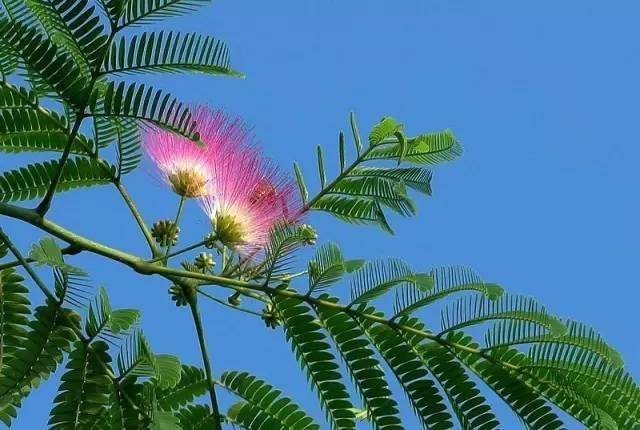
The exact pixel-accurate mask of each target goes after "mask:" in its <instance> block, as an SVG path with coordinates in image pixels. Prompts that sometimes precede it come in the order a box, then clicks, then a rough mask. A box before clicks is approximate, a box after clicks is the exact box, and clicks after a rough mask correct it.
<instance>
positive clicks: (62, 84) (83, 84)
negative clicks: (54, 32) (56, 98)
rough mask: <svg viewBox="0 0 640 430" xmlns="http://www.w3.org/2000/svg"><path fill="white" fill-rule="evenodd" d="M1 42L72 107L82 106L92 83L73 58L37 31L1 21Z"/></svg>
mask: <svg viewBox="0 0 640 430" xmlns="http://www.w3.org/2000/svg"><path fill="white" fill-rule="evenodd" d="M0 39H2V40H4V41H5V42H6V43H7V45H9V46H11V47H12V49H13V50H15V52H16V53H17V54H18V55H20V57H22V59H23V60H24V62H25V63H26V64H27V66H28V68H29V70H31V71H32V73H35V74H37V75H38V76H39V77H40V78H41V79H42V80H43V81H44V82H46V84H47V85H49V86H51V88H53V89H55V91H56V92H57V93H58V94H59V95H60V96H61V97H62V98H63V99H64V100H66V101H67V102H69V103H70V104H71V105H73V106H83V105H84V103H86V101H87V97H88V94H89V80H88V78H87V76H86V75H85V74H83V73H82V71H81V70H80V69H79V67H78V66H77V65H76V64H75V62H74V61H73V59H72V58H71V57H70V56H69V55H67V54H66V53H64V52H61V51H60V50H59V49H58V48H57V47H56V46H55V45H54V44H53V42H52V41H51V40H49V39H48V38H47V37H46V36H45V35H43V34H41V33H40V32H39V31H38V30H37V29H35V28H32V27H26V26H24V25H22V24H19V23H16V22H9V21H6V20H3V19H0Z"/></svg>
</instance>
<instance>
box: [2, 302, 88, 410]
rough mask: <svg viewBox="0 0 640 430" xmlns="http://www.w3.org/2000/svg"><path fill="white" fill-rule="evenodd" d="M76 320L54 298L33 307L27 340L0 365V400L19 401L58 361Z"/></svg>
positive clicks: (71, 337)
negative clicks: (0, 375)
mask: <svg viewBox="0 0 640 430" xmlns="http://www.w3.org/2000/svg"><path fill="white" fill-rule="evenodd" d="M63 314H66V315H63ZM79 320H80V317H79V315H77V314H76V313H74V312H72V311H70V310H68V309H62V308H61V307H60V306H59V304H58V303H55V302H48V303H47V305H46V306H40V307H38V308H36V310H35V313H34V319H32V320H31V321H29V331H28V332H27V334H26V339H27V340H26V341H25V342H24V343H23V344H22V345H21V348H19V349H16V350H15V351H14V353H13V356H12V357H11V359H10V360H8V361H7V362H6V363H5V366H4V368H3V375H2V378H0V404H2V403H4V402H6V401H11V402H14V403H15V402H19V400H20V399H21V398H22V397H23V396H25V395H26V394H28V393H29V391H30V390H31V389H32V388H33V387H36V386H38V385H39V384H40V382H41V381H43V380H45V379H47V378H48V377H49V376H50V375H51V373H53V372H54V371H55V370H56V368H57V366H58V364H60V363H61V362H62V359H63V352H65V351H68V350H69V349H70V347H71V344H72V342H74V341H75V340H76V339H77V336H76V331H77V330H78V328H79ZM70 324H73V326H75V327H73V326H72V325H70Z"/></svg>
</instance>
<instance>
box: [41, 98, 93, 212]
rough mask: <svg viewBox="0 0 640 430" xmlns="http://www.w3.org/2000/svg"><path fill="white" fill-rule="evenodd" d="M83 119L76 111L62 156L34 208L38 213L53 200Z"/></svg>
mask: <svg viewBox="0 0 640 430" xmlns="http://www.w3.org/2000/svg"><path fill="white" fill-rule="evenodd" d="M83 110H84V108H83ZM83 120H84V115H83V114H82V113H81V112H78V114H77V116H76V121H75V123H74V124H73V128H72V129H71V133H69V140H68V141H67V145H66V146H65V147H64V151H63V152H62V156H61V157H60V160H59V161H58V168H57V169H56V173H55V175H54V176H53V179H51V184H50V185H49V188H48V189H47V192H46V194H45V195H44V198H43V199H42V201H41V202H40V204H39V205H38V207H37V208H36V211H37V212H38V213H39V214H40V215H44V214H46V213H47V212H48V211H49V208H50V207H51V201H52V200H53V195H54V194H55V192H56V188H57V187H58V184H59V183H60V180H61V179H62V173H63V171H64V166H65V164H67V160H68V159H69V155H70V154H71V147H72V146H73V141H74V140H75V139H76V136H77V134H78V131H79V130H80V125H81V124H82V121H83Z"/></svg>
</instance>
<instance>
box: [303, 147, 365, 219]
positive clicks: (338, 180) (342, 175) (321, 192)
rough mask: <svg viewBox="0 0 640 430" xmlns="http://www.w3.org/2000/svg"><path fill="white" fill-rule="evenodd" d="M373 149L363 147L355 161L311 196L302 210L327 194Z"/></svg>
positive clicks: (311, 206)
mask: <svg viewBox="0 0 640 430" xmlns="http://www.w3.org/2000/svg"><path fill="white" fill-rule="evenodd" d="M372 149H373V146H369V147H368V148H367V149H365V150H364V151H363V152H362V153H361V154H360V155H358V158H356V159H355V161H354V162H353V163H351V164H350V165H349V167H347V168H346V169H344V170H343V171H342V172H340V174H339V175H338V176H336V178H335V179H334V180H333V181H331V182H330V183H329V184H328V185H327V186H326V187H324V188H322V190H320V192H319V193H318V194H316V196H315V197H314V198H312V199H311V200H309V201H308V202H307V203H305V205H304V207H303V210H305V211H308V210H310V209H311V208H313V205H314V204H315V203H316V202H317V201H318V200H320V198H321V197H322V196H324V195H325V194H327V193H328V192H329V191H331V189H332V188H333V187H334V186H335V185H336V184H337V183H338V182H340V181H341V180H343V179H344V178H345V177H346V176H347V175H349V173H351V171H353V169H355V168H356V167H357V166H358V164H360V163H362V162H363V161H364V160H365V158H366V156H367V155H368V154H369V152H371V150H372Z"/></svg>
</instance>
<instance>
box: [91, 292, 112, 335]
mask: <svg viewBox="0 0 640 430" xmlns="http://www.w3.org/2000/svg"><path fill="white" fill-rule="evenodd" d="M111 314H112V310H111V304H110V303H109V297H108V296H107V291H106V290H105V289H104V288H100V290H99V292H98V296H97V297H96V299H95V300H94V301H93V302H92V303H91V305H90V306H89V312H88V313H87V322H86V324H85V331H86V332H87V335H88V336H89V338H90V339H95V338H96V337H97V336H98V335H99V334H100V333H101V332H102V331H103V330H104V329H106V328H107V327H108V325H109V322H110V320H111Z"/></svg>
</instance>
